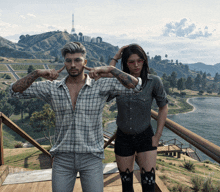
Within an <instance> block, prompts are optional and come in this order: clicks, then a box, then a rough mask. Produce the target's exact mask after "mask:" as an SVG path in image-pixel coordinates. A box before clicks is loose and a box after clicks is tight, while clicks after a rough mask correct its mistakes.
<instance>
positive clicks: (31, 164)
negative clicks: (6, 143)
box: [4, 146, 115, 170]
mask: <svg viewBox="0 0 220 192" xmlns="http://www.w3.org/2000/svg"><path fill="white" fill-rule="evenodd" d="M44 148H45V149H47V150H49V146H46V147H44ZM13 150H16V149H13ZM22 150H23V152H21V153H19V154H15V155H14V154H13V151H11V152H10V151H8V153H9V154H7V155H5V156H6V157H5V158H4V162H5V165H9V166H13V167H21V168H28V169H33V170H38V169H41V165H40V163H39V159H40V158H39V156H40V155H42V152H41V151H40V150H38V149H37V148H36V147H31V148H23V149H22ZM104 153H105V159H104V160H103V161H102V162H103V163H111V162H114V161H115V154H114V152H113V151H109V150H105V151H104Z"/></svg>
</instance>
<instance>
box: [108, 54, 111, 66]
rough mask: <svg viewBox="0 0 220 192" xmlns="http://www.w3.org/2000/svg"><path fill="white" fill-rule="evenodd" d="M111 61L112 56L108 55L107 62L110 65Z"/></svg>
mask: <svg viewBox="0 0 220 192" xmlns="http://www.w3.org/2000/svg"><path fill="white" fill-rule="evenodd" d="M110 62H111V56H110V55H109V56H108V60H107V64H108V65H109V63H110Z"/></svg>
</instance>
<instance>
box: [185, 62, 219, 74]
mask: <svg viewBox="0 0 220 192" xmlns="http://www.w3.org/2000/svg"><path fill="white" fill-rule="evenodd" d="M187 65H188V66H189V69H190V70H194V71H202V72H203V73H204V72H206V73H207V74H208V73H210V74H211V75H212V77H214V76H215V74H216V73H218V74H220V63H217V64H215V65H206V64H204V63H194V64H187Z"/></svg>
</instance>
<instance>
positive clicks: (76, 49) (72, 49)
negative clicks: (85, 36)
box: [61, 42, 86, 58]
mask: <svg viewBox="0 0 220 192" xmlns="http://www.w3.org/2000/svg"><path fill="white" fill-rule="evenodd" d="M67 53H70V54H74V53H82V56H83V57H84V58H86V48H85V47H84V46H83V45H82V44H81V43H79V42H69V43H67V44H66V45H64V47H63V48H62V49H61V54H62V56H63V57H64V58H65V56H66V54H67Z"/></svg>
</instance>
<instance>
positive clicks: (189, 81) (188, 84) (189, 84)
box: [185, 77, 194, 89]
mask: <svg viewBox="0 0 220 192" xmlns="http://www.w3.org/2000/svg"><path fill="white" fill-rule="evenodd" d="M193 83H194V82H193V78H192V77H188V78H187V80H186V83H185V85H186V88H187V89H192V87H193Z"/></svg>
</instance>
